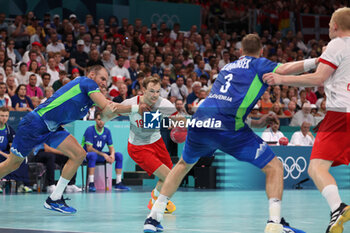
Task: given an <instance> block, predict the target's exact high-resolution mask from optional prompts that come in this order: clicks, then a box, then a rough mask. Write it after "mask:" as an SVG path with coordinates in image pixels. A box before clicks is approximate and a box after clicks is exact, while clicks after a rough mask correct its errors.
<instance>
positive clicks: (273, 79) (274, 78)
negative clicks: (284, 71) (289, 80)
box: [263, 73, 282, 85]
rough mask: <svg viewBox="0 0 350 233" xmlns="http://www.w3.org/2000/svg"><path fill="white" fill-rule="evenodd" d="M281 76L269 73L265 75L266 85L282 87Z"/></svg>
mask: <svg viewBox="0 0 350 233" xmlns="http://www.w3.org/2000/svg"><path fill="white" fill-rule="evenodd" d="M281 78H282V77H281V75H279V74H276V73H267V74H264V75H263V81H264V83H267V84H268V85H280V84H282V83H281Z"/></svg>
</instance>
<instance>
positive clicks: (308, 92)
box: [305, 87, 317, 104]
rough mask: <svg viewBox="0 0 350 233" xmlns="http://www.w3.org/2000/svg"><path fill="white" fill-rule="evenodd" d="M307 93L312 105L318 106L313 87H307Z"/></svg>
mask: <svg viewBox="0 0 350 233" xmlns="http://www.w3.org/2000/svg"><path fill="white" fill-rule="evenodd" d="M305 91H306V99H307V100H308V101H309V102H310V104H316V101H317V96H316V94H315V93H314V92H313V91H312V90H311V87H305Z"/></svg>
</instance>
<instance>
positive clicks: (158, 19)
mask: <svg viewBox="0 0 350 233" xmlns="http://www.w3.org/2000/svg"><path fill="white" fill-rule="evenodd" d="M163 22H164V23H165V24H166V25H167V26H168V27H170V28H172V27H173V25H174V24H175V23H180V19H179V17H178V16H177V15H172V16H171V17H170V16H169V15H166V14H164V15H162V16H160V15H159V14H158V13H155V14H153V15H152V16H151V23H155V24H157V26H159V25H160V24H161V23H163Z"/></svg>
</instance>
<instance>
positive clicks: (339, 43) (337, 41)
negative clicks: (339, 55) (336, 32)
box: [327, 37, 349, 49]
mask: <svg viewBox="0 0 350 233" xmlns="http://www.w3.org/2000/svg"><path fill="white" fill-rule="evenodd" d="M348 43H349V38H348V37H337V38H334V39H332V40H331V41H330V42H329V43H328V45H327V48H328V47H332V48H339V49H340V48H341V49H343V48H345V47H344V46H346V45H347V44H348Z"/></svg>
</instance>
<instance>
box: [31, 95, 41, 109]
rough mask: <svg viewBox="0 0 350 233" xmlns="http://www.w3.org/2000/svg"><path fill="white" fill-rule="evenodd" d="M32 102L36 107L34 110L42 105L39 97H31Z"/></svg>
mask: <svg viewBox="0 0 350 233" xmlns="http://www.w3.org/2000/svg"><path fill="white" fill-rule="evenodd" d="M30 100H31V101H32V104H33V106H34V109H35V108H36V107H38V106H39V105H40V103H41V101H40V99H39V98H38V97H37V96H32V97H30Z"/></svg>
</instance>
